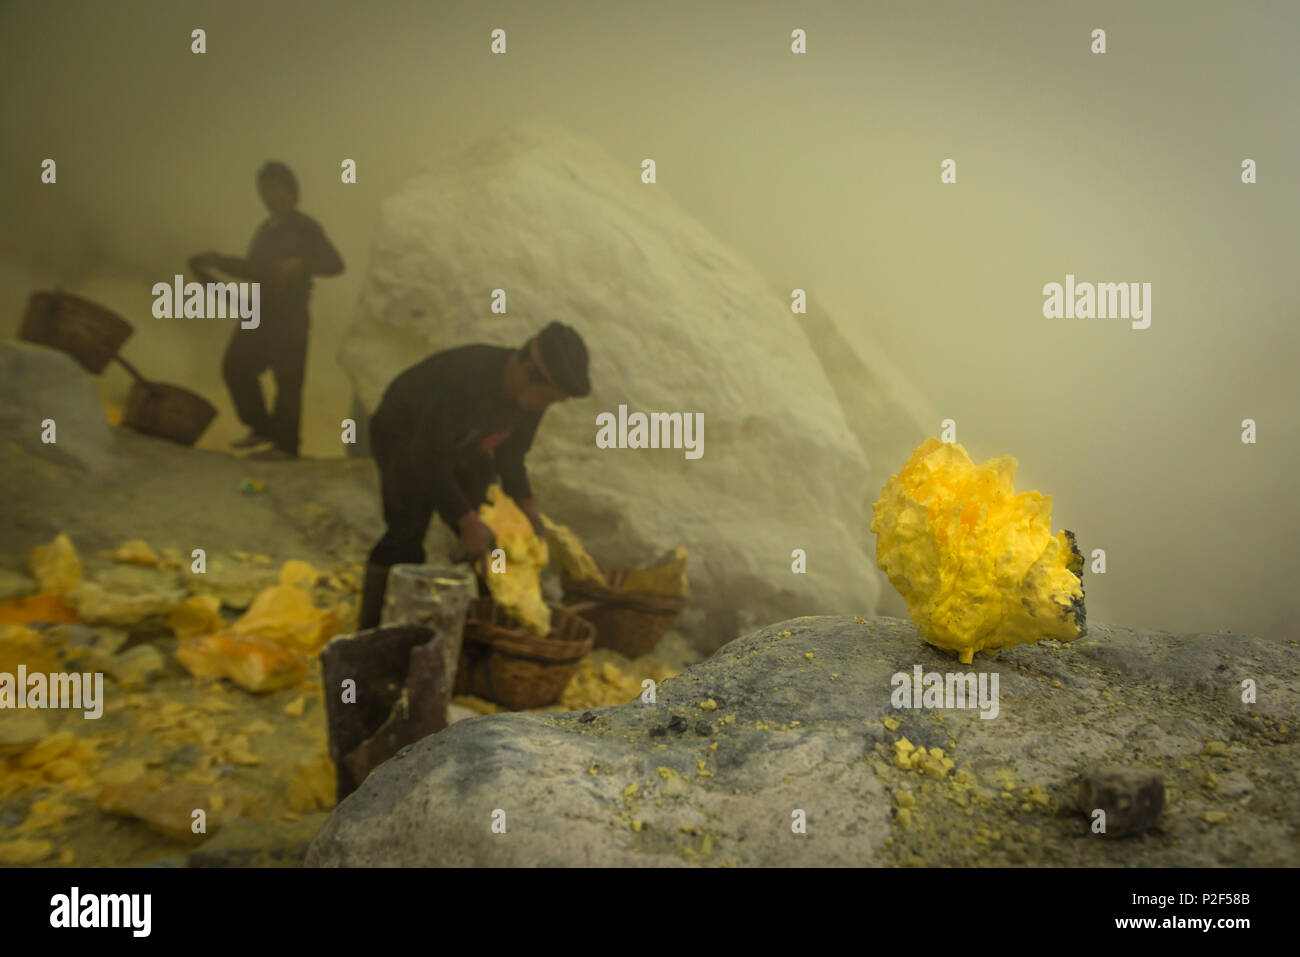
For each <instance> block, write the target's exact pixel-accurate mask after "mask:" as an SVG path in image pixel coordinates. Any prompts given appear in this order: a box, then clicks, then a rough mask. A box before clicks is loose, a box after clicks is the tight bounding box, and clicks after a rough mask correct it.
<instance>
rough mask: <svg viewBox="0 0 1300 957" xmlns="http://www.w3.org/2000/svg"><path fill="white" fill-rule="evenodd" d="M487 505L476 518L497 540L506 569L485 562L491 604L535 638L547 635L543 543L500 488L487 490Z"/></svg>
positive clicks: (548, 613) (548, 618) (548, 614)
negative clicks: (500, 608) (543, 588)
mask: <svg viewBox="0 0 1300 957" xmlns="http://www.w3.org/2000/svg"><path fill="white" fill-rule="evenodd" d="M487 495H488V501H487V504H485V505H480V506H479V517H480V518H482V519H483V521H484V523H485V524H486V525H487V526H488V528H490V529H492V534H493V535H495V536H496V540H497V547H498V548H500V549H502V550H503V551H504V552H505V567H504V569H501V568H499V567H498V566H497V563H496V560H495V559H493V558H492V557H491V556H488V559H487V566H488V567H487V574H486V575H485V576H484V578H485V579H486V581H487V585H488V590H489V591H491V593H492V600H493V601H495V602H496V603H497V604H498V605H500V606H501V607H502V608H503V609H505V611H506V612H507V613H509V614H510V615H512V616H513V617H514V618H516V619H517V620H518V621H519V622H520V623H521V624H523V625H524V627H526V628H527V629H528V630H529V631H531V632H532V633H533V634H536V635H545V634H549V633H550V630H551V609H550V607H549V606H548V605H547V604H546V602H545V601H544V600H543V599H542V587H541V573H542V569H543V568H545V567H546V563H547V562H548V561H549V560H550V554H549V552H548V550H547V547H546V542H544V541H542V539H540V538H538V537H537V533H536V532H535V531H534V530H533V525H532V522H530V521H529V520H528V516H526V515H525V514H524V513H523V512H522V511H520V510H519V506H518V505H516V504H515V502H514V500H513V499H511V498H510V496H508V495H506V494H505V492H503V491H501V486H500V485H499V484H494V485H492V486H491V487H490V488H489V489H488V493H487Z"/></svg>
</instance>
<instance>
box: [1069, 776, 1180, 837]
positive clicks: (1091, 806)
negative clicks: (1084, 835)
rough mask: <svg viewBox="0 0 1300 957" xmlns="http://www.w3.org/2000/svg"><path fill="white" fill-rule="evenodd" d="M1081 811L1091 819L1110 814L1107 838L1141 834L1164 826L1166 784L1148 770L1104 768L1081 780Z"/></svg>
mask: <svg viewBox="0 0 1300 957" xmlns="http://www.w3.org/2000/svg"><path fill="white" fill-rule="evenodd" d="M1078 787H1079V809H1080V810H1081V811H1083V813H1084V814H1085V815H1087V816H1088V817H1089V819H1090V820H1091V819H1092V817H1093V815H1094V813H1095V812H1096V811H1099V810H1100V811H1104V812H1105V814H1106V817H1105V824H1106V829H1105V831H1101V832H1099V833H1102V834H1105V835H1106V836H1107V837H1123V836H1124V835H1126V834H1138V833H1141V832H1142V831H1145V830H1148V829H1150V828H1153V827H1155V826H1156V825H1157V824H1159V823H1160V813H1161V811H1163V810H1164V806H1165V782H1164V779H1163V778H1162V777H1161V776H1160V772H1159V771H1153V770H1151V769H1148V768H1103V769H1100V770H1090V771H1085V772H1084V773H1083V774H1082V775H1081V776H1080V778H1079V785H1078Z"/></svg>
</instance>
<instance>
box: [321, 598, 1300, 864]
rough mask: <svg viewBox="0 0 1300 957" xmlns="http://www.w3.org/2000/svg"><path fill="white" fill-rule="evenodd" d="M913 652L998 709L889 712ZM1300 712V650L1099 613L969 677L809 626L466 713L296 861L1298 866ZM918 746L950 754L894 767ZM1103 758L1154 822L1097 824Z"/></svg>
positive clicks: (900, 628)
mask: <svg viewBox="0 0 1300 957" xmlns="http://www.w3.org/2000/svg"><path fill="white" fill-rule="evenodd" d="M786 631H788V632H790V634H789V635H788V636H783V635H782V633H783V632H786ZM809 655H811V657H809ZM918 664H919V665H921V666H922V668H923V669H924V671H925V672H930V671H937V672H941V673H949V672H958V671H966V672H972V673H989V674H990V675H992V674H994V673H996V674H997V675H998V676H999V709H998V714H997V717H995V718H993V719H985V718H981V717H980V716H979V712H978V711H977V710H955V709H951V710H946V711H941V710H896V709H895V708H894V707H893V706H892V705H891V700H890V699H891V690H892V689H891V676H893V675H894V674H895V673H898V672H903V673H905V674H908V675H910V674H911V673H912V668H913V666H914V665H918ZM1246 680H1250V681H1253V682H1255V683H1256V686H1257V689H1258V700H1257V703H1255V704H1245V703H1243V702H1242V682H1243V681H1246ZM709 699H712V700H713V702H714V703H715V704H716V706H717V707H716V709H712V710H705V709H703V708H701V703H706V702H708V701H709ZM1298 702H1300V668H1297V664H1296V652H1295V648H1294V642H1293V643H1291V644H1286V643H1283V642H1277V641H1270V640H1267V639H1260V638H1253V637H1247V636H1242V635H1223V634H1217V635H1211V634H1194V635H1174V634H1168V633H1164V632H1158V631H1146V630H1141V629H1135V628H1127V627H1124V626H1118V625H1115V626H1110V625H1102V624H1093V625H1092V626H1091V630H1090V634H1089V635H1088V636H1087V637H1085V638H1082V639H1080V640H1078V641H1076V642H1074V643H1073V644H1068V645H1062V644H1057V643H1055V642H1048V643H1040V644H1038V645H1030V646H1021V647H1017V648H1014V649H1010V650H1008V651H1004V652H1001V653H1000V654H999V655H998V656H997V657H989V656H985V655H980V656H977V658H976V661H975V662H974V663H973V664H972V665H969V666H966V667H965V668H962V666H961V665H959V664H958V663H957V662H956V659H955V658H954V657H952V656H950V655H948V654H946V653H944V652H942V651H940V650H939V649H936V648H933V647H931V646H929V645H927V644H925V643H923V642H921V641H920V640H919V639H918V638H917V636H916V633H915V630H914V628H913V627H912V625H911V623H910V622H908V621H906V620H903V619H894V618H883V617H881V618H874V619H870V620H868V621H860V620H854V619H852V618H798V619H793V620H790V621H786V622H783V623H781V624H775V625H771V626H769V627H767V628H763V629H761V630H760V631H757V632H755V633H753V634H750V635H748V636H745V637H743V638H740V639H737V640H736V641H733V642H731V643H730V644H727V645H726V646H724V647H723V648H721V649H720V650H719V651H718V652H717V653H716V654H714V655H713V656H712V657H711V658H710V659H708V660H707V661H705V662H702V663H701V664H699V665H696V666H695V667H693V668H690V669H689V670H687V671H686V672H684V673H683V674H682V675H681V676H679V677H677V678H675V679H671V680H669V681H666V682H664V683H663V684H662V685H660V686H659V688H658V695H657V702H656V703H655V704H653V705H650V704H643V703H641V701H640V699H637V700H635V701H633V702H631V703H628V704H625V705H622V706H619V707H612V708H601V709H596V710H593V711H592V712H589V713H588V718H587V720H583V715H582V714H580V713H577V712H571V713H562V714H551V715H529V714H500V715H489V716H480V717H475V718H469V719H466V720H463V721H459V722H457V723H456V724H454V725H452V726H451V727H449V728H447V729H446V730H444V731H442V732H440V733H438V734H436V735H432V736H430V737H428V738H425V739H424V740H422V741H420V742H419V743H417V744H415V745H412V746H411V747H409V748H406V749H404V750H403V751H401V752H399V753H398V754H397V755H396V756H395V757H394V758H393V759H392V760H391V761H389V762H387V763H386V764H384V765H382V766H381V767H379V768H378V769H376V770H375V772H374V773H372V774H371V776H370V777H369V778H368V779H367V780H366V782H365V784H364V785H363V786H362V787H361V788H360V789H359V790H358V791H357V792H356V793H354V794H353V795H352V796H350V797H349V798H348V799H347V800H345V801H343V802H342V803H341V804H340V805H339V807H338V808H336V809H335V811H334V812H333V814H332V815H331V816H330V818H329V820H328V821H327V822H326V824H325V825H324V826H323V827H322V829H321V831H320V832H319V834H318V835H317V836H316V838H315V840H314V841H313V843H312V846H311V849H310V851H309V852H308V856H307V863H308V865H316V866H340V865H341V866H372V865H400V866H420V865H429V866H442V865H466V866H470V865H479V866H482V865H587V864H591V865H598V866H599V865H618V866H626V865H631V866H682V865H687V866H689V865H706V866H713V865H728V864H730V865H742V866H745V865H748V866H754V865H832V866H838V865H844V866H858V865H890V864H901V865H922V864H924V865H930V866H934V865H943V864H951V865H958V866H960V865H1019V864H1040V865H1076V866H1151V865H1170V866H1219V865H1225V866H1226V865H1252V866H1253V865H1260V866H1263V865H1272V866H1276V865H1283V866H1295V865H1297V864H1300V840H1298V838H1297V831H1296V823H1297V821H1300V790H1298V788H1297V784H1298V783H1300V782H1298V781H1297V775H1298V769H1300V760H1298V759H1300V747H1298V741H1300V738H1298V736H1297V730H1298V729H1297V712H1298V710H1300V705H1298ZM886 719H888V720H889V722H890V723H893V722H894V721H897V722H898V725H897V727H896V728H893V729H891V728H890V727H889V726H887V724H886ZM904 737H905V738H906V739H907V740H908V742H910V743H911V744H913V745H917V746H921V747H925V748H934V749H941V751H942V754H943V758H948V759H951V760H952V762H953V765H954V766H953V767H952V768H951V769H944V767H943V764H942V759H941V758H939V757H938V755H937V754H936V753H935V752H931V757H932V758H933V759H934V761H933V764H932V771H931V773H925V772H924V771H922V770H917V769H913V768H912V767H910V764H909V766H908V767H907V768H904V767H900V766H899V763H898V761H897V760H896V755H897V753H898V752H897V748H896V747H895V744H896V742H898V741H899V740H900V739H902V738H904ZM714 745H716V748H715V747H714ZM904 763H905V764H907V763H909V762H904ZM1108 766H1115V767H1123V768H1129V769H1132V768H1145V769H1149V770H1152V771H1155V772H1157V773H1158V774H1159V775H1160V778H1161V780H1162V782H1163V785H1164V787H1165V790H1166V807H1165V810H1164V813H1163V816H1162V818H1161V822H1160V825H1159V826H1158V828H1157V829H1155V830H1150V831H1147V832H1145V833H1142V834H1138V835H1132V836H1125V837H1119V836H1114V835H1111V836H1109V837H1104V838H1103V837H1102V836H1099V835H1095V834H1093V833H1091V831H1090V829H1089V818H1088V817H1087V815H1086V811H1085V809H1082V808H1080V807H1079V806H1078V793H1079V784H1080V781H1081V779H1082V778H1083V776H1084V775H1086V774H1088V773H1090V772H1095V770H1096V769H1097V768H1106V767H1108ZM799 812H803V814H804V815H805V816H806V822H807V823H806V828H807V831H806V834H799V833H793V832H792V821H793V820H795V817H793V816H794V815H797V814H798V813H799ZM494 813H498V814H499V813H504V816H505V824H506V833H504V834H496V833H493V831H492V822H493V815H494ZM635 822H640V824H639V827H640V829H639V830H637V829H635V828H636V826H637V825H636V823H635Z"/></svg>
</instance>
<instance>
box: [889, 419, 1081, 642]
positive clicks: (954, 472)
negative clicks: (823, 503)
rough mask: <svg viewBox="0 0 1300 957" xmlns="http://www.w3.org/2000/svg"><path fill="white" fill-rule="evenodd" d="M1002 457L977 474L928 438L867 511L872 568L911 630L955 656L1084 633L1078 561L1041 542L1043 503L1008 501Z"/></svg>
mask: <svg viewBox="0 0 1300 957" xmlns="http://www.w3.org/2000/svg"><path fill="white" fill-rule="evenodd" d="M1017 465H1018V463H1017V462H1016V460H1015V459H1014V458H1012V457H1011V456H1009V455H1004V456H1000V457H998V458H995V459H990V460H989V461H987V462H985V463H984V464H983V465H980V466H976V465H975V464H974V463H972V462H971V460H970V457H969V456H968V455H967V454H966V450H965V449H963V448H962V447H961V446H960V445H957V444H955V443H944V442H940V441H939V440H938V439H934V438H930V439H927V440H926V441H925V442H923V443H922V444H921V445H920V446H919V447H918V448H917V449H916V451H914V452H913V453H912V455H911V457H910V458H909V459H908V460H907V464H906V465H904V466H903V469H902V470H901V471H900V472H899V473H898V474H897V475H895V476H892V477H891V478H890V479H889V481H888V482H886V483H885V487H884V489H883V490H882V491H881V494H880V498H879V499H878V500H877V501H876V502H875V504H874V505H873V512H874V518H873V519H872V522H871V530H872V531H873V532H874V533H875V534H876V536H877V538H876V562H877V564H878V565H879V566H880V568H881V570H882V571H883V572H885V574H886V575H888V576H889V580H890V582H891V583H892V584H893V586H894V587H895V588H897V589H898V591H899V593H900V594H901V595H902V596H903V599H904V601H906V602H907V608H908V612H909V613H910V614H911V617H912V621H913V622H914V623H915V625H916V628H917V631H918V632H919V633H920V635H921V636H922V637H923V638H924V639H925V640H926V641H928V642H930V643H931V644H934V645H938V646H939V647H941V648H946V649H948V650H950V651H954V652H956V653H957V655H958V657H959V658H960V660H961V662H962V663H963V664H968V663H970V661H971V659H972V657H973V656H974V654H975V652H977V651H985V652H993V651H995V650H997V649H999V648H1007V647H1011V646H1012V645H1018V644H1023V643H1026V642H1034V641H1040V640H1043V639H1045V638H1058V639H1061V640H1065V641H1070V640H1073V639H1074V638H1078V637H1079V636H1080V635H1082V634H1084V633H1085V632H1086V624H1085V617H1084V603H1083V582H1082V576H1083V556H1082V555H1081V554H1080V553H1079V550H1078V548H1077V547H1076V545H1075V541H1074V535H1073V534H1072V533H1070V532H1068V531H1060V532H1058V533H1057V535H1056V536H1055V537H1053V536H1052V534H1051V513H1052V499H1051V496H1050V495H1047V496H1045V495H1041V494H1039V493H1038V492H1034V491H1029V492H1021V493H1019V494H1016V493H1015V491H1014V482H1013V480H1014V478H1015V473H1016V468H1017Z"/></svg>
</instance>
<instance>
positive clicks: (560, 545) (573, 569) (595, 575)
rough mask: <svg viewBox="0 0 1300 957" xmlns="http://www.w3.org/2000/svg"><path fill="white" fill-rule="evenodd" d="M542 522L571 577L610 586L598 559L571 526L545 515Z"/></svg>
mask: <svg viewBox="0 0 1300 957" xmlns="http://www.w3.org/2000/svg"><path fill="white" fill-rule="evenodd" d="M542 524H543V525H544V526H545V527H546V540H547V542H548V543H549V544H550V547H551V549H552V550H553V551H554V552H555V557H556V558H558V559H559V560H560V567H561V568H563V569H564V573H565V574H566V575H568V576H569V578H571V579H573V581H575V582H590V583H592V584H596V585H600V586H601V587H602V588H607V587H609V582H608V581H607V580H606V578H605V573H604V572H602V571H601V570H600V568H599V567H598V566H597V565H596V560H595V559H594V558H592V557H591V556H590V555H589V554H587V550H586V549H585V548H583V547H582V542H580V541H578V536H577V535H575V534H574V533H573V530H572V529H570V528H569V526H567V525H558V524H556V523H555V522H552V521H551V520H550V519H549V518H547V517H546V516H545V515H543V516H542Z"/></svg>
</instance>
